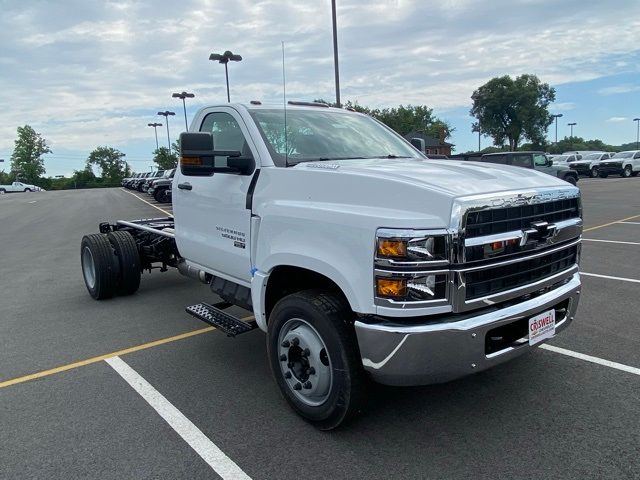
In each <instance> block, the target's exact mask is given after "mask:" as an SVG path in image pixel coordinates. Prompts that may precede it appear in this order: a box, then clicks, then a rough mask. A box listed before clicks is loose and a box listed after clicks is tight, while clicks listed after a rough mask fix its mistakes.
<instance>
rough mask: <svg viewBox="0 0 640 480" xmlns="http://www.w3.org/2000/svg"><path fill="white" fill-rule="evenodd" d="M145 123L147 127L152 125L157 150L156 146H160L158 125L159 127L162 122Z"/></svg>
mask: <svg viewBox="0 0 640 480" xmlns="http://www.w3.org/2000/svg"><path fill="white" fill-rule="evenodd" d="M147 125H148V126H149V127H153V131H154V132H156V150H157V149H158V148H160V147H159V146H158V127H161V126H162V124H161V123H147Z"/></svg>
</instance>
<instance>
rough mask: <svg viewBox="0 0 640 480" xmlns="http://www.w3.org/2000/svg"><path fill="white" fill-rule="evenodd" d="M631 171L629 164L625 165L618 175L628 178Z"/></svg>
mask: <svg viewBox="0 0 640 480" xmlns="http://www.w3.org/2000/svg"><path fill="white" fill-rule="evenodd" d="M632 173H633V170H632V169H631V165H627V166H626V167H624V170H622V173H621V174H620V176H621V177H623V178H629V177H630V176H631V174H632Z"/></svg>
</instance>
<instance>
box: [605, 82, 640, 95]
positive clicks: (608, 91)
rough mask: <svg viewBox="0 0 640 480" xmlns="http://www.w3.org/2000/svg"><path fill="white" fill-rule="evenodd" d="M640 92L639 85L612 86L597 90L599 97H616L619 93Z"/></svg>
mask: <svg viewBox="0 0 640 480" xmlns="http://www.w3.org/2000/svg"><path fill="white" fill-rule="evenodd" d="M637 91H640V85H628V84H627V85H614V86H612V87H605V88H601V89H600V90H598V93H599V94H600V95H617V94H620V93H630V92H637Z"/></svg>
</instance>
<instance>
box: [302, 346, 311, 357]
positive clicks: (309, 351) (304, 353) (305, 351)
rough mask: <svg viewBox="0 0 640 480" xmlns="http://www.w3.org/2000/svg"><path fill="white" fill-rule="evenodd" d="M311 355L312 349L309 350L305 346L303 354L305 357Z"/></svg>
mask: <svg viewBox="0 0 640 480" xmlns="http://www.w3.org/2000/svg"><path fill="white" fill-rule="evenodd" d="M309 355H311V350H309V349H308V348H305V349H304V350H303V351H302V356H303V357H308V356H309Z"/></svg>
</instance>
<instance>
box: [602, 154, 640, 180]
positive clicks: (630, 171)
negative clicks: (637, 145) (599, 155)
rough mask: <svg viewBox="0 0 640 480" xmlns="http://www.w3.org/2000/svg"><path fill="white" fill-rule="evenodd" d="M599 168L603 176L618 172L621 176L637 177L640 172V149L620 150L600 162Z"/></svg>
mask: <svg viewBox="0 0 640 480" xmlns="http://www.w3.org/2000/svg"><path fill="white" fill-rule="evenodd" d="M599 168H600V176H601V177H602V178H607V177H608V176H609V174H611V173H617V174H618V175H620V176H621V177H635V176H636V175H638V173H640V150H627V151H626V152H618V153H616V154H615V155H613V156H612V157H611V158H609V159H608V160H603V161H602V162H600V167H599Z"/></svg>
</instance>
